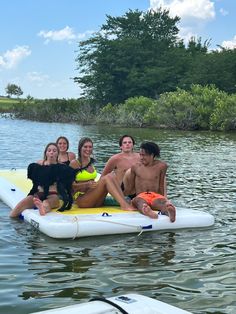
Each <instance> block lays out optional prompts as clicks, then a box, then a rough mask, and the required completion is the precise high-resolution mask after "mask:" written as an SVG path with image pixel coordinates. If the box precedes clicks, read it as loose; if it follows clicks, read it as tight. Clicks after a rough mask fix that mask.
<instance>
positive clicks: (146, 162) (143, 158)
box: [139, 149, 154, 166]
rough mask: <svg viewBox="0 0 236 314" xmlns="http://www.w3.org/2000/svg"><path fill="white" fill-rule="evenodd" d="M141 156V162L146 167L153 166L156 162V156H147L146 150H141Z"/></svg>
mask: <svg viewBox="0 0 236 314" xmlns="http://www.w3.org/2000/svg"><path fill="white" fill-rule="evenodd" d="M139 156H140V161H141V163H142V164H143V165H144V166H148V165H150V164H152V162H153V160H154V156H153V155H152V154H151V155H150V154H147V153H146V151H145V150H144V149H140V152H139Z"/></svg>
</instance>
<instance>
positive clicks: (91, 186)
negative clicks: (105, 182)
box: [87, 180, 98, 190]
mask: <svg viewBox="0 0 236 314" xmlns="http://www.w3.org/2000/svg"><path fill="white" fill-rule="evenodd" d="M97 185H98V183H97V182H95V181H94V180H89V181H88V182H87V187H88V190H93V189H95V188H96V187H97Z"/></svg>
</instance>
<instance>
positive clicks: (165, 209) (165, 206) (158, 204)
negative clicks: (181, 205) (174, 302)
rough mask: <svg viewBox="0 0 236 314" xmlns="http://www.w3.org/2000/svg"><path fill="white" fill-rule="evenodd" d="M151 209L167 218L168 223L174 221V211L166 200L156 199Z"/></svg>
mask: <svg viewBox="0 0 236 314" xmlns="http://www.w3.org/2000/svg"><path fill="white" fill-rule="evenodd" d="M152 208H155V209H158V210H160V211H161V212H162V213H163V214H165V215H167V216H169V218H170V221H171V222H174V221H175V216H176V210H175V207H174V205H172V204H171V203H170V202H169V201H168V200H167V199H156V200H154V201H153V204H152Z"/></svg>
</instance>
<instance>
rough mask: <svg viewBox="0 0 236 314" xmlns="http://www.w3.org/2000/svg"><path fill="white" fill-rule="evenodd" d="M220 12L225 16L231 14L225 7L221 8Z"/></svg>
mask: <svg viewBox="0 0 236 314" xmlns="http://www.w3.org/2000/svg"><path fill="white" fill-rule="evenodd" d="M220 14H222V15H223V16H226V15H228V14H229V12H228V11H226V10H225V9H223V8H220Z"/></svg>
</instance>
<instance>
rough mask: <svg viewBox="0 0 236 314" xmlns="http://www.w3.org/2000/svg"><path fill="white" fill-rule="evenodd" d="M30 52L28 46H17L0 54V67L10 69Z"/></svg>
mask: <svg viewBox="0 0 236 314" xmlns="http://www.w3.org/2000/svg"><path fill="white" fill-rule="evenodd" d="M30 54H31V50H30V49H29V47H28V46H18V47H16V48H14V49H12V50H7V51H6V52H5V53H4V54H3V55H0V68H1V67H2V68H5V69H12V68H14V67H16V66H17V65H18V64H19V63H20V62H21V61H22V60H23V59H24V58H26V57H28V56H29V55H30Z"/></svg>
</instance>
